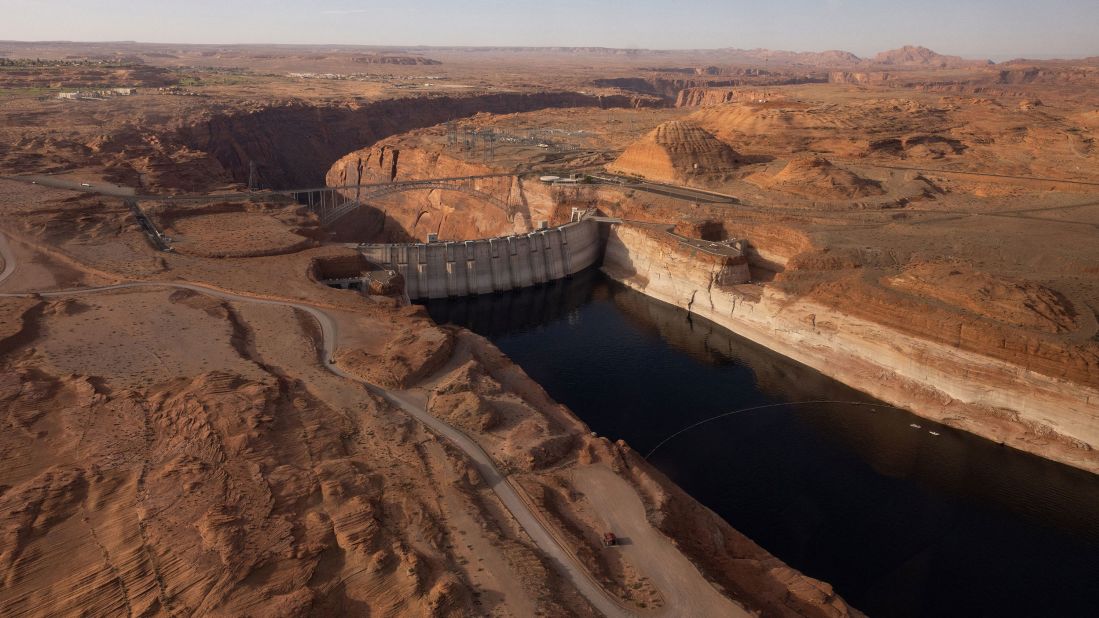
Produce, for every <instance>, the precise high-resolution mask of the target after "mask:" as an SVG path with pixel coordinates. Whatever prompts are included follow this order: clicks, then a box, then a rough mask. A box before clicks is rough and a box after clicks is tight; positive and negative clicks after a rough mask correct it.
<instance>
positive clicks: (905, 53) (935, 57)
mask: <svg viewBox="0 0 1099 618" xmlns="http://www.w3.org/2000/svg"><path fill="white" fill-rule="evenodd" d="M871 62H873V63H874V64H883V65H888V66H923V67H939V68H950V67H972V66H980V65H988V64H992V61H991V60H966V59H965V58H962V57H961V56H944V55H943V54H940V53H937V52H934V51H932V50H930V49H928V48H926V47H920V46H917V45H905V46H904V47H900V48H898V49H891V50H889V51H883V52H881V53H880V54H878V55H876V56H874V58H873V60H872V61H871Z"/></svg>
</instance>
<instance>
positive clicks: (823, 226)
mask: <svg viewBox="0 0 1099 618" xmlns="http://www.w3.org/2000/svg"><path fill="white" fill-rule="evenodd" d="M32 59H33V60H32ZM1097 86H1099V60H1096V59H1084V60H1078V61H1069V60H1065V61H1026V60H1016V61H1011V62H1006V63H999V64H993V63H990V62H987V61H981V60H972V59H962V58H957V57H952V56H940V55H938V54H935V53H934V52H931V51H930V50H927V49H924V48H918V47H907V48H902V49H897V50H893V51H890V52H883V53H882V54H879V55H877V56H876V57H872V58H865V59H864V58H859V57H857V56H855V55H853V54H849V53H845V52H837V51H832V52H823V53H793V52H771V51H765V50H752V51H745V50H736V49H726V50H699V51H679V52H663V51H653V50H611V49H603V48H407V49H382V48H357V47H317V46H184V45H146V44H126V43H119V44H105V43H104V44H76V43H73V44H63V43H33V44H32V43H14V42H4V43H0V259H2V260H3V267H2V270H0V304H3V305H4V309H3V311H2V312H0V366H2V378H0V401H2V402H3V405H2V407H0V410H2V411H3V415H4V418H5V419H6V423H7V431H5V432H3V434H2V435H0V460H2V461H3V463H4V464H5V465H4V466H3V471H2V472H0V530H2V535H3V542H2V543H0V574H2V577H3V583H4V585H3V586H2V588H0V613H2V614H4V615H41V616H46V615H76V614H96V615H116V614H127V615H135V614H136V615H169V614H185V615H192V614H211V615H287V616H291V615H293V616H298V615H302V616H306V615H318V616H321V615H325V616H326V615H417V616H468V615H486V616H532V615H541V616H574V615H579V616H587V615H591V616H595V615H621V616H627V615H633V616H648V615H652V616H664V615H667V616H677V615H692V616H701V615H712V616H731V615H749V614H757V615H763V616H857V615H861V614H860V613H859V611H858V610H857V609H856V608H853V607H850V606H849V605H848V604H847V603H846V602H845V601H844V600H843V599H842V598H841V597H840V595H838V594H836V593H835V592H834V591H833V589H832V587H831V586H830V585H829V584H828V583H826V582H821V581H818V580H815V579H812V578H810V577H807V576H805V575H803V574H801V573H799V572H797V571H796V570H794V569H792V568H790V567H788V566H787V565H785V564H783V563H782V562H781V561H780V560H779V559H777V558H775V557H774V556H771V555H770V554H768V553H767V552H766V551H765V550H764V549H763V548H761V547H759V546H758V545H756V544H755V543H754V542H753V541H752V540H751V539H749V538H747V537H745V536H744V535H742V534H740V533H739V532H737V531H736V530H735V529H734V528H733V527H731V526H730V525H729V524H728V523H726V522H725V521H723V520H721V519H720V518H719V517H718V516H717V515H715V514H714V513H713V512H711V511H710V510H708V509H706V508H705V507H703V506H702V505H701V504H699V503H698V502H696V501H695V500H694V499H692V498H691V497H690V496H688V495H687V494H686V493H684V492H683V491H682V490H681V489H679V488H678V487H676V486H675V485H674V484H672V483H671V482H670V481H668V480H667V478H665V477H664V476H663V475H662V474H661V473H660V472H659V471H657V470H656V469H654V468H653V467H652V466H650V465H649V464H648V463H647V462H646V461H645V460H644V459H643V458H642V457H641V456H640V455H639V454H637V453H636V452H634V451H633V450H632V449H631V448H630V446H629V445H628V444H625V443H623V442H612V441H610V440H608V439H607V438H604V437H600V436H596V435H593V434H592V432H591V431H590V430H589V429H588V428H587V426H586V425H585V424H584V423H583V422H582V421H581V420H580V419H578V418H576V416H574V415H573V414H572V413H571V412H570V411H569V410H568V409H567V408H565V407H563V406H561V405H559V404H557V403H556V402H554V401H553V400H552V399H551V398H550V397H549V396H548V395H547V394H546V392H545V391H544V390H543V389H542V388H541V387H540V386H539V385H538V384H537V383H535V382H534V381H533V380H531V379H530V378H529V377H528V376H527V375H526V374H525V373H524V372H523V371H522V370H521V369H520V368H519V367H517V366H516V365H514V364H513V363H512V362H511V361H510V360H509V359H508V358H507V357H506V356H504V355H503V354H502V353H500V352H499V350H497V349H496V348H495V347H493V345H492V344H491V343H490V342H488V341H487V340H485V339H484V338H482V337H479V336H477V335H475V334H473V333H471V332H469V331H465V330H463V329H460V328H457V327H453V326H445V325H437V324H435V323H433V322H432V321H431V320H430V318H429V317H428V316H427V314H426V312H425V311H424V310H423V309H422V308H421V307H419V306H417V305H414V304H410V303H408V302H407V299H406V298H404V296H403V294H402V292H401V285H400V282H399V281H394V280H387V282H386V283H385V284H384V285H377V286H375V285H374V284H371V285H370V286H368V287H367V289H365V290H361V291H349V290H338V289H334V288H332V287H329V286H328V285H325V283H324V282H323V281H324V280H328V279H336V278H340V277H357V276H362V275H364V274H365V273H368V272H370V273H377V272H379V271H384V267H382V265H375V264H368V263H365V261H364V260H363V259H362V256H361V254H360V253H359V251H358V249H357V247H356V245H357V244H358V243H367V242H374V243H377V242H399V243H406V242H423V241H425V240H427V235H428V234H434V235H437V237H438V239H439V240H443V241H461V240H472V239H479V238H486V237H498V236H504V235H508V234H516V233H518V234H523V233H527V232H530V231H532V230H535V229H537V228H538V227H539V226H540V225H541V224H542V223H543V222H545V223H546V224H547V225H557V224H561V223H564V222H567V221H568V220H569V219H570V217H571V216H572V211H573V209H576V208H580V209H584V210H590V211H591V212H593V213H597V214H599V215H602V216H603V217H605V218H607V219H610V220H614V222H613V223H605V224H601V225H606V227H607V230H606V254H605V257H604V258H603V261H602V268H603V270H604V271H605V272H606V273H607V274H608V275H610V276H611V277H612V278H614V279H616V280H618V281H620V282H622V283H624V284H625V285H628V286H630V287H633V288H635V289H638V290H641V291H643V292H644V293H646V294H648V295H650V296H652V297H654V298H657V299H659V300H662V301H665V302H668V303H671V304H674V305H678V306H681V307H683V308H685V309H687V310H689V311H691V312H693V313H696V314H698V315H701V316H703V317H706V318H708V319H711V320H713V321H714V322H716V323H717V324H719V325H722V326H725V327H727V328H729V329H730V330H733V331H735V332H738V333H741V334H743V335H744V336H746V337H748V338H750V339H753V340H755V341H757V342H760V343H763V344H764V345H766V346H767V347H769V348H771V349H773V350H776V351H778V352H780V353H782V354H785V355H787V356H790V357H791V358H794V359H795V360H798V361H800V362H802V363H804V364H806V365H809V366H810V367H814V368H816V369H818V370H819V371H821V372H822V373H826V374H828V375H831V376H833V377H836V378H838V379H840V380H841V381H843V382H845V383H847V384H849V385H851V386H853V387H855V388H858V389H860V390H863V391H865V392H867V393H869V394H871V395H874V396H876V397H879V398H881V399H883V400H885V401H888V402H890V403H892V404H894V405H897V406H900V407H903V408H905V409H908V410H911V411H912V412H913V413H915V414H918V415H921V416H926V417H928V418H933V419H936V420H939V421H940V422H943V423H945V424H948V425H952V426H955V427H958V428H961V429H964V430H966V431H970V432H973V433H975V434H977V435H980V436H983V437H987V438H989V439H992V440H995V441H997V442H1000V443H1003V444H1006V445H1008V446H1011V447H1014V448H1017V449H1021V450H1024V451H1028V452H1030V453H1034V454H1037V455H1040V456H1042V457H1046V458H1049V459H1053V460H1055V461H1059V462H1062V463H1065V464H1068V465H1071V466H1075V467H1079V468H1082V469H1084V470H1088V471H1091V472H1099V455H1096V449H1097V448H1099V321H1097V320H1099V315H1097V308H1099V243H1097V242H1095V240H1096V234H1097V231H1099V230H1097V228H1099V155H1097V154H1096V152H1095V139H1096V133H1097V132H1099V88H1097ZM111 89H124V90H126V92H125V93H121V92H116V91H113V90H111ZM130 89H132V91H131V90H130ZM60 93H83V94H82V96H80V97H77V98H60V97H59V96H58V95H59V94H60ZM486 135H491V136H492V137H491V139H486V138H485V136H486ZM542 176H554V177H558V178H559V179H569V180H573V181H574V182H553V181H543V180H541V177H542ZM454 177H462V178H471V180H469V181H468V185H469V186H466V187H465V189H466V190H465V191H449V190H439V189H437V188H427V189H424V190H413V191H402V192H394V193H391V194H387V195H384V196H380V197H378V198H377V199H376V200H370V201H369V203H365V204H363V205H361V206H360V207H358V208H355V209H354V210H353V211H351V212H349V213H348V214H346V215H344V216H342V217H340V218H339V219H338V220H336V221H334V222H331V223H329V222H326V221H324V220H322V218H321V217H320V215H319V211H318V210H317V209H314V208H311V206H310V203H308V202H307V201H305V198H304V195H305V194H304V193H301V194H298V193H295V194H293V195H291V194H290V193H288V192H290V191H291V190H296V189H300V190H305V189H323V188H324V187H326V186H328V187H343V188H340V189H334V190H332V191H329V192H328V193H329V194H334V195H339V196H342V197H341V199H350V197H351V196H352V195H353V192H354V191H355V189H353V188H347V187H348V186H349V185H363V184H369V185H372V186H373V185H384V184H386V183H400V182H404V181H415V180H419V179H432V178H454ZM570 177H572V178H570ZM204 195H208V196H213V197H208V198H195V196H204ZM483 195H488V196H492V197H493V198H494V199H493V200H491V201H490V200H486V199H484V198H483V197H481V196H483ZM501 204H503V208H501V207H500V205H501ZM149 226H151V228H150V227H149ZM150 229H152V230H153V231H152V232H150ZM734 241H739V242H740V243H741V244H740V246H741V247H743V256H738V259H726V258H724V257H721V258H718V259H715V258H705V259H701V260H700V259H699V257H698V251H699V247H705V246H706V244H707V243H728V246H733V242H734ZM165 249H169V250H165ZM745 265H746V267H745ZM734 266H735V267H737V268H741V267H744V268H743V271H744V272H745V273H747V276H746V277H744V279H747V280H746V281H745V280H741V279H738V280H736V281H731V280H728V279H727V278H726V275H727V274H728V272H729V269H731V268H732V267H734ZM738 272H740V271H738ZM608 529H613V530H614V531H615V532H616V533H618V534H619V535H620V536H622V537H625V538H629V539H630V540H631V543H630V544H623V545H621V546H617V547H605V546H604V545H603V544H602V542H601V541H602V538H603V534H604V533H605V532H607V531H608Z"/></svg>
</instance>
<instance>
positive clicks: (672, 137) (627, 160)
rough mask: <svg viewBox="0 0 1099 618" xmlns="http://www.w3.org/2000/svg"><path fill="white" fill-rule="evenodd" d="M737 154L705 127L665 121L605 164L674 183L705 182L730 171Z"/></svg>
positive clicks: (616, 168)
mask: <svg viewBox="0 0 1099 618" xmlns="http://www.w3.org/2000/svg"><path fill="white" fill-rule="evenodd" d="M740 162H741V157H740V155H738V154H737V153H736V152H735V151H734V150H733V149H732V148H731V147H729V145H728V144H726V143H724V142H722V141H721V140H719V139H717V138H716V137H714V136H713V134H712V133H710V132H709V131H706V130H705V129H703V128H701V127H699V126H697V125H694V124H691V123H687V122H681V121H671V122H666V123H664V124H662V125H660V126H658V127H657V128H656V129H654V130H653V131H651V132H650V133H648V134H647V135H645V136H644V137H643V138H641V139H640V140H638V141H636V142H634V143H633V144H630V146H628V147H627V148H626V150H625V151H624V152H623V153H622V154H621V156H619V157H618V159H616V160H615V161H614V163H612V164H610V165H608V166H607V169H608V170H609V171H611V172H614V173H617V174H625V175H629V176H640V177H642V178H646V179H648V180H655V181H658V182H668V183H676V184H688V185H689V184H706V183H707V182H709V181H712V180H715V179H718V178H720V177H722V176H725V175H728V174H729V173H731V172H733V171H734V170H735V169H736V168H737V166H738V165H739V164H740Z"/></svg>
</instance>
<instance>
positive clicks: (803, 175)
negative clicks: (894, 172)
mask: <svg viewBox="0 0 1099 618" xmlns="http://www.w3.org/2000/svg"><path fill="white" fill-rule="evenodd" d="M748 180H749V181H750V182H752V183H754V184H756V185H758V186H760V187H764V188H767V189H772V190H775V191H785V192H789V193H795V194H798V195H802V196H805V197H809V198H816V199H824V200H842V199H852V198H858V197H868V196H872V195H881V194H882V193H884V191H883V190H882V188H881V186H880V185H879V184H878V183H876V182H873V181H871V180H867V179H865V178H862V177H860V176H857V175H855V174H853V173H851V172H849V171H847V170H845V169H843V168H840V167H836V166H835V165H832V162H831V161H829V160H828V159H825V158H824V157H820V156H813V155H810V156H804V157H797V158H794V159H791V160H790V161H789V162H788V163H787V164H786V166H785V167H783V168H782V170H780V171H779V172H778V173H776V174H774V175H767V174H755V175H753V176H751V177H750V178H749V179H748Z"/></svg>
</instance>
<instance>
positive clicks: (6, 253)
mask: <svg viewBox="0 0 1099 618" xmlns="http://www.w3.org/2000/svg"><path fill="white" fill-rule="evenodd" d="M0 257H2V258H3V260H4V269H3V271H2V272H0V284H2V283H3V282H4V281H5V280H6V279H7V278H8V277H10V276H11V274H12V273H13V272H15V269H16V265H17V262H16V257H15V254H14V252H12V250H11V247H10V245H9V244H8V240H7V237H6V236H5V234H4V233H2V232H0ZM135 288H159V289H165V288H169V289H181V290H191V291H193V292H198V293H201V294H207V295H209V296H213V297H215V298H220V299H222V300H227V301H234V302H245V303H255V304H258V305H275V306H280V307H290V308H293V309H298V310H301V311H304V312H306V313H308V314H309V315H311V316H313V318H314V319H316V320H317V323H318V324H319V325H320V327H321V333H322V342H321V355H322V357H323V358H324V359H325V362H324V366H325V367H326V368H327V369H328V370H329V371H330V372H332V373H334V374H335V375H337V376H339V377H341V378H345V379H348V380H353V381H355V382H358V383H360V384H362V385H363V386H364V387H365V388H366V389H367V390H368V391H370V392H371V393H373V394H375V395H377V396H378V397H381V398H382V399H384V400H385V401H387V402H388V403H390V404H391V405H393V406H395V407H398V408H400V409H401V410H403V411H404V412H406V413H407V414H409V415H410V416H412V417H413V418H415V419H416V420H418V421H420V422H421V423H423V424H424V425H426V426H427V427H428V428H430V429H431V430H432V431H433V432H435V433H436V434H438V435H440V436H443V437H444V438H446V439H447V440H449V441H450V442H451V443H452V444H454V445H455V446H456V447H458V448H459V449H461V450H462V452H464V453H465V454H466V456H468V457H469V458H470V460H472V461H473V464H474V465H475V466H476V468H477V471H478V472H479V473H480V474H481V477H482V478H483V479H484V481H485V483H487V484H488V486H489V487H490V488H491V489H492V491H493V492H495V493H496V496H497V497H498V498H499V499H500V501H501V502H502V503H503V504H504V506H505V507H506V508H507V509H508V511H510V512H511V514H512V516H513V517H514V518H515V520H516V522H518V523H519V525H520V526H522V528H523V530H524V531H526V533H527V535H528V536H530V538H531V540H533V541H534V543H535V544H536V545H537V546H538V548H539V549H541V550H542V551H543V552H544V553H545V554H546V555H548V556H549V557H550V558H551V559H552V560H553V561H554V562H555V563H556V565H557V567H558V568H559V570H560V571H561V572H562V574H563V575H565V576H566V577H567V578H568V579H569V581H570V582H572V584H573V586H575V587H576V589H577V591H579V592H580V594H582V595H583V596H584V598H586V599H587V600H588V602H589V603H591V604H592V606H594V607H595V608H596V609H597V610H599V611H600V612H601V613H603V614H604V615H606V616H612V617H618V616H623V617H624V616H633V615H635V614H633V613H631V612H630V611H629V610H627V609H626V608H625V607H623V606H622V605H621V604H620V603H619V601H618V600H617V599H615V598H614V597H612V596H611V595H610V594H609V593H607V592H606V591H605V590H604V589H603V588H602V587H601V586H600V585H599V584H598V583H596V581H595V580H594V579H593V578H592V576H591V575H590V574H589V573H588V571H587V569H585V568H584V565H583V564H581V563H580V561H579V560H578V559H577V558H576V557H575V556H574V555H573V554H572V553H571V552H569V551H568V550H567V549H565V547H564V546H562V545H561V544H560V543H558V542H557V540H556V538H555V537H554V535H553V533H552V532H551V531H550V530H549V529H548V528H547V526H546V525H545V524H544V523H543V521H542V519H541V518H540V517H539V515H538V514H536V513H535V512H534V510H533V509H532V508H531V507H530V506H528V505H527V503H526V502H524V501H523V499H522V498H521V497H520V495H519V493H518V492H517V491H516V489H515V487H514V485H513V484H512V482H511V481H510V480H509V479H508V478H507V477H506V476H505V475H504V474H503V473H502V472H501V471H500V469H499V468H497V467H496V464H495V462H493V460H492V458H491V457H489V455H488V453H486V452H485V450H484V449H482V448H481V446H480V445H478V444H477V443H476V442H475V441H473V439H471V438H470V437H469V436H468V435H466V434H465V433H464V432H462V431H461V430H459V429H456V428H454V427H452V426H450V425H448V424H447V423H444V422H443V421H441V420H439V419H438V418H436V417H434V416H432V415H431V414H429V413H428V412H427V410H425V409H424V408H422V407H420V406H418V405H416V404H414V403H412V402H411V401H409V400H408V399H406V398H404V397H402V396H401V395H399V394H397V393H395V392H392V391H388V390H386V389H384V388H382V387H380V386H377V385H375V384H372V383H370V382H367V381H366V380H364V379H362V378H360V377H358V376H355V375H352V374H349V373H347V372H345V371H343V370H342V369H340V368H339V367H337V366H336V365H334V364H333V363H332V362H330V359H332V358H333V354H334V353H335V351H336V348H337V346H338V341H339V331H338V329H337V325H336V320H335V319H334V318H333V317H332V316H331V315H329V314H328V313H325V312H324V311H323V310H321V309H320V308H317V307H314V306H312V305H307V304H303V303H297V302H292V301H283V300H272V299H267V298H257V297H254V296H248V295H244V294H236V293H232V292H226V291H223V290H219V289H216V288H211V287H207V286H204V285H198V284H193V283H171V282H158V281H131V282H127V283H118V284H114V285H105V286H98V287H87V288H73V289H66V290H54V291H45V292H6V293H0V298H32V297H42V298H57V297H68V296H80V295H86V294H97V293H102V292H110V291H114V290H126V289H135ZM662 592H664V594H665V595H667V596H673V595H674V594H675V592H674V591H671V590H668V591H662Z"/></svg>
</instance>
